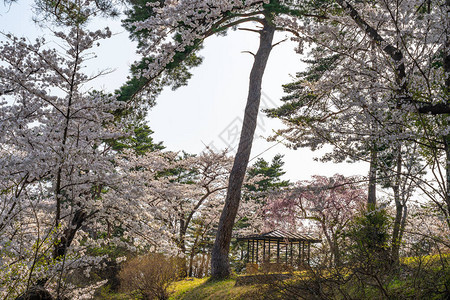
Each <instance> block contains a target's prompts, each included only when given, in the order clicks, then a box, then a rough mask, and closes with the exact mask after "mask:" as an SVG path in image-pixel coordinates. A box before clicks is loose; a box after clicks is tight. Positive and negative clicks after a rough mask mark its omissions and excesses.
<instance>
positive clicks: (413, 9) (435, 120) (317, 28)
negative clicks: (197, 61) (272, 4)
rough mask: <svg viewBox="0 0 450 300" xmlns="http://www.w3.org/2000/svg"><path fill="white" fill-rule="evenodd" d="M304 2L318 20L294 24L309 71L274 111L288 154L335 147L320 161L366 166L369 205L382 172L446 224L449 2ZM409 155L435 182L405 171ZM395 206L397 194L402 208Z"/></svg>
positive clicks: (293, 85)
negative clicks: (408, 184) (304, 44)
mask: <svg viewBox="0 0 450 300" xmlns="http://www.w3.org/2000/svg"><path fill="white" fill-rule="evenodd" d="M310 4H311V5H310V9H311V12H314V13H315V14H321V16H322V18H321V21H320V22H314V21H315V19H311V20H310V22H309V23H308V24H307V25H305V24H304V23H302V22H300V21H299V20H292V22H293V23H296V24H297V25H296V27H297V32H299V35H298V38H303V39H306V40H308V41H310V42H311V43H312V45H313V49H312V50H311V53H310V54H311V56H312V59H311V60H310V61H309V62H310V63H311V67H310V69H309V70H308V71H307V72H303V73H300V74H299V80H298V81H297V82H295V83H292V84H290V85H287V86H286V88H287V90H288V92H289V93H290V95H289V96H288V97H286V98H285V101H286V104H285V105H284V106H282V107H280V108H279V109H278V110H274V111H272V112H271V115H272V116H274V117H280V118H281V119H282V120H284V122H285V124H286V125H287V126H286V129H283V130H281V131H280V132H279V134H280V135H283V136H284V137H285V138H287V140H288V141H289V142H291V146H293V147H301V146H302V147H303V146H306V147H310V148H312V149H317V148H318V147H321V146H322V145H323V144H325V143H330V144H332V145H334V147H335V148H334V151H333V153H331V154H329V155H327V156H325V157H324V158H325V159H333V160H337V161H343V160H345V159H350V160H364V161H367V162H369V163H370V172H369V199H368V200H369V203H372V204H374V203H376V195H375V191H376V184H377V183H379V182H380V181H381V180H382V179H383V178H377V173H378V172H379V171H378V170H385V171H383V172H384V174H383V175H384V176H389V177H391V178H392V179H393V181H395V182H396V185H397V186H398V185H399V184H400V182H401V181H402V180H403V181H404V180H410V181H413V182H414V185H415V186H416V187H417V188H419V189H422V190H423V191H424V192H425V193H426V194H428V195H429V197H430V199H431V200H432V201H433V202H434V203H435V205H436V206H438V207H439V208H440V210H441V212H442V214H443V215H445V216H446V218H447V219H448V207H449V206H448V196H446V195H447V193H448V188H447V186H448V182H447V177H446V175H445V173H446V171H445V170H446V168H447V167H446V166H447V165H448V159H447V158H446V157H447V154H446V149H447V147H446V144H447V142H446V139H447V131H448V121H447V118H448V112H449V106H448V88H447V87H446V84H447V83H446V82H448V75H447V74H448V71H446V70H447V69H446V68H448V67H446V63H445V61H447V60H448V52H446V51H447V50H446V49H448V46H446V45H447V44H446V43H448V40H447V39H448V35H447V34H445V33H446V32H448V18H447V16H446V14H447V12H446V11H447V10H446V8H445V7H447V6H446V5H447V2H445V3H444V1H428V2H427V1H395V2H389V1H373V2H371V3H369V2H366V1H362V2H356V1H324V2H318V1H316V2H314V1H313V2H311V3H310ZM291 27H293V28H294V27H295V25H291ZM446 47H447V48H446ZM405 149H416V152H415V153H416V159H415V161H416V164H417V163H420V161H422V162H425V163H426V164H427V168H428V170H430V171H431V172H430V174H431V175H432V176H433V177H434V182H430V181H429V180H423V177H421V176H420V174H421V173H422V171H423V167H418V168H416V169H415V170H414V171H413V170H412V169H408V168H407V167H406V165H407V163H409V162H408V161H410V159H411V156H410V155H409V156H408V157H403V156H402V155H403V154H404V153H405ZM423 154H425V155H423ZM390 156H393V157H396V158H395V160H392V159H386V158H388V157H390ZM387 170H391V171H390V174H389V173H386V171H387ZM448 173H449V172H447V174H448ZM406 177H408V178H407V179H405V178H406ZM394 178H395V179H394ZM402 178H404V179H402ZM397 190H398V189H397ZM399 199H400V198H399V193H398V192H395V201H396V203H397V204H399V205H398V207H399V210H400V211H401V209H402V208H401V206H402V205H400V200H399Z"/></svg>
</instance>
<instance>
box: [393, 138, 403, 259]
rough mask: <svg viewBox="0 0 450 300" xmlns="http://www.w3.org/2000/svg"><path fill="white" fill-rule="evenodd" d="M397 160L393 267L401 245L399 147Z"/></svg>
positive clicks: (401, 214) (400, 155) (401, 209)
mask: <svg viewBox="0 0 450 300" xmlns="http://www.w3.org/2000/svg"><path fill="white" fill-rule="evenodd" d="M396 152H397V153H396V154H397V158H396V171H395V181H394V186H393V190H394V201H395V219H394V228H393V230H392V252H391V255H392V261H393V263H394V265H396V266H397V265H398V264H399V257H400V256H399V252H400V243H401V236H400V234H401V225H402V223H403V222H402V221H403V216H404V213H403V207H404V205H403V203H402V201H401V197H400V180H401V171H402V153H401V145H399V146H398V147H397V150H396Z"/></svg>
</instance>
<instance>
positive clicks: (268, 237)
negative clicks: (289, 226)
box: [237, 230, 321, 268]
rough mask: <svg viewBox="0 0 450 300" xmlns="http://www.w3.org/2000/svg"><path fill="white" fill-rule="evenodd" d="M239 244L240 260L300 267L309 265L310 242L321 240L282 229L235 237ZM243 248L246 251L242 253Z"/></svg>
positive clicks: (259, 263) (257, 263) (255, 263)
mask: <svg viewBox="0 0 450 300" xmlns="http://www.w3.org/2000/svg"><path fill="white" fill-rule="evenodd" d="M237 241H238V242H240V243H246V244H247V245H246V247H245V245H242V246H243V247H242V246H241V260H245V262H247V263H248V264H254V265H261V264H262V265H270V264H276V265H282V264H284V265H289V266H292V267H297V268H301V267H302V266H304V265H309V263H310V259H311V244H312V243H319V242H321V240H320V239H318V238H317V237H313V236H312V235H309V234H300V233H294V232H288V231H284V230H273V231H270V232H267V233H263V234H254V235H249V236H244V237H239V238H237ZM244 248H247V251H246V253H245V255H244Z"/></svg>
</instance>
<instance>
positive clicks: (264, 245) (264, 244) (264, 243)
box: [263, 240, 266, 263]
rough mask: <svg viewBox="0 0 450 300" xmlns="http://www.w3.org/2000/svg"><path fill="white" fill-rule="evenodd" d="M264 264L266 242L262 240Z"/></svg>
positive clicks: (264, 260) (264, 259)
mask: <svg viewBox="0 0 450 300" xmlns="http://www.w3.org/2000/svg"><path fill="white" fill-rule="evenodd" d="M265 262H266V240H263V263H265Z"/></svg>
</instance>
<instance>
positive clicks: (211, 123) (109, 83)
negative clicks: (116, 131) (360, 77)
mask: <svg viewBox="0 0 450 300" xmlns="http://www.w3.org/2000/svg"><path fill="white" fill-rule="evenodd" d="M2 3H3V2H2ZM30 3H31V1H29V0H20V1H18V3H15V4H12V5H11V6H10V7H8V6H4V5H3V4H0V30H1V31H3V32H11V33H14V34H16V35H19V36H25V37H29V38H30V40H32V39H33V38H35V37H36V36H40V35H43V34H45V32H44V31H43V30H42V29H40V28H38V27H37V26H36V25H35V24H34V23H33V22H32V13H31V8H30ZM106 26H108V27H109V28H110V29H111V31H112V32H113V34H114V35H113V37H112V38H111V39H109V40H106V41H103V42H102V43H101V46H100V47H99V48H98V49H96V53H97V56H98V57H97V58H96V59H95V60H93V61H91V63H92V65H90V66H89V68H87V69H86V72H87V73H88V74H90V73H95V72H96V71H98V70H102V69H108V68H110V69H115V71H114V72H113V73H111V74H109V75H106V76H104V77H101V78H99V79H97V80H96V81H95V82H93V84H94V85H96V89H99V88H103V89H106V90H109V91H113V90H114V89H116V88H118V87H120V85H121V84H122V83H123V82H125V80H126V77H127V76H128V70H129V66H130V64H131V63H132V62H133V61H134V60H135V59H136V55H135V44H134V43H132V42H130V41H129V39H128V33H127V32H126V31H125V30H124V29H123V28H122V27H121V26H120V20H100V21H96V22H95V24H94V23H93V24H91V26H90V27H92V29H100V28H103V27H106ZM46 37H47V40H50V39H51V36H50V35H48V34H46ZM284 37H285V35H284V34H277V35H276V36H275V42H276V41H279V40H281V39H284ZM204 46H205V47H204V49H203V50H202V51H201V52H200V55H201V56H202V57H203V58H204V61H203V64H202V65H201V66H200V67H198V68H195V69H194V70H192V72H193V77H192V79H191V80H190V81H189V83H188V86H185V87H181V88H179V89H178V90H176V91H172V90H170V89H166V90H165V91H163V93H162V94H161V95H160V96H159V97H158V99H157V105H156V106H155V107H154V108H153V109H152V111H151V112H150V114H149V117H148V123H149V125H150V127H151V128H152V130H154V131H155V134H154V138H155V140H156V141H163V143H164V145H165V146H166V147H167V148H168V150H174V151H177V150H185V151H187V152H190V153H199V152H201V151H202V150H203V149H204V148H205V144H206V145H212V146H213V147H215V148H216V149H224V148H226V147H228V148H229V149H231V148H234V147H236V146H237V143H238V136H239V135H238V134H239V133H238V132H237V130H240V127H241V124H240V120H241V119H242V117H243V111H244V107H245V103H246V97H247V91H248V78H249V74H250V69H251V65H252V62H253V57H252V56H251V55H249V54H246V53H242V51H252V52H256V50H257V47H258V36H257V35H256V34H255V33H251V32H247V31H230V32H229V34H228V35H227V36H225V37H211V38H209V39H207V40H206V42H205V45H204ZM294 46H295V45H293V44H292V43H290V42H285V43H282V44H280V45H278V46H276V47H275V48H274V49H273V51H272V53H271V56H270V58H269V62H268V65H267V68H266V72H265V75H264V80H263V88H262V91H263V95H264V96H263V99H262V104H261V105H262V106H263V107H275V106H277V105H279V104H280V103H281V101H279V99H280V98H281V97H282V95H283V91H282V87H281V85H282V84H285V83H289V82H290V81H291V78H292V77H291V76H293V75H295V73H296V72H298V71H301V70H302V68H303V65H302V63H301V61H300V59H301V57H300V56H299V55H297V54H295V52H294V50H293V48H294ZM55 47H57V45H56V44H55ZM280 127H281V124H280V122H278V121H277V120H271V119H268V118H267V117H265V116H264V115H263V114H262V113H260V115H259V125H258V128H257V138H256V139H255V143H254V145H253V150H252V155H251V158H254V157H255V156H258V155H259V154H260V153H263V152H264V153H263V154H262V155H261V157H263V158H265V159H266V160H270V159H271V158H272V157H273V156H275V155H276V154H277V153H281V154H284V155H285V157H284V161H285V162H286V164H285V167H284V169H285V171H286V172H287V173H286V175H285V178H287V179H290V180H292V181H296V180H304V179H309V178H310V176H311V175H325V176H331V175H333V174H335V173H340V174H343V175H347V176H349V175H356V174H360V175H366V174H367V171H368V166H367V164H362V163H358V164H333V163H326V164H324V163H320V162H316V161H314V160H313V158H314V157H317V156H320V154H319V153H312V152H311V151H309V150H307V149H301V150H296V151H294V150H290V149H287V148H286V147H284V146H283V145H281V144H277V145H275V144H276V143H273V142H272V143H269V142H267V141H266V140H265V139H264V138H263V137H267V136H269V135H270V134H271V132H272V131H273V130H275V129H278V128H280ZM271 147H272V148H271ZM269 148H270V150H268V151H266V150H267V149H269ZM252 162H254V160H253V161H252Z"/></svg>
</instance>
